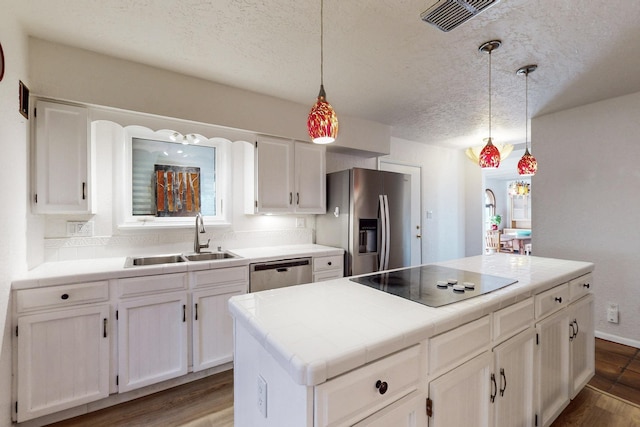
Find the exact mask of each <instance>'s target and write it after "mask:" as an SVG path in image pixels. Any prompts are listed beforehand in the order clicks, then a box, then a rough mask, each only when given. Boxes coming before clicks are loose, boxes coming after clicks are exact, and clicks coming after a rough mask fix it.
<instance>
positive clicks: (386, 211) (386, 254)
mask: <svg viewBox="0 0 640 427" xmlns="http://www.w3.org/2000/svg"><path fill="white" fill-rule="evenodd" d="M384 215H385V218H386V222H387V226H386V227H385V228H386V231H387V239H386V240H387V241H386V247H385V250H384V269H385V270H388V269H389V252H390V250H389V249H390V246H391V221H390V220H389V199H388V198H387V195H386V194H385V195H384Z"/></svg>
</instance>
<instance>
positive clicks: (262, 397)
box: [258, 375, 267, 418]
mask: <svg viewBox="0 0 640 427" xmlns="http://www.w3.org/2000/svg"><path fill="white" fill-rule="evenodd" d="M258 410H259V411H260V413H261V414H262V416H263V417H265V418H267V381H266V380H265V379H264V378H262V376H261V375H258Z"/></svg>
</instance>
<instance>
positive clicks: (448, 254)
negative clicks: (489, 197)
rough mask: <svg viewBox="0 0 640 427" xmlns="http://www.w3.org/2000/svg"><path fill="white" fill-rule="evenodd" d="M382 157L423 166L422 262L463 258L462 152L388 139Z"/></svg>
mask: <svg viewBox="0 0 640 427" xmlns="http://www.w3.org/2000/svg"><path fill="white" fill-rule="evenodd" d="M384 158H385V159H390V160H396V161H401V162H405V163H409V164H412V165H416V166H421V167H422V261H423V262H424V263H430V262H436V261H444V260H448V259H454V258H460V257H463V256H465V237H466V225H465V221H466V220H465V216H466V209H467V206H466V200H465V185H466V184H465V165H464V162H465V157H464V152H463V151H462V150H455V149H451V148H444V147H436V146H432V145H426V144H421V143H418V142H413V141H407V140H404V139H399V138H391V153H390V154H389V155H388V156H385V157H384ZM427 212H430V218H427ZM478 253H479V252H478Z"/></svg>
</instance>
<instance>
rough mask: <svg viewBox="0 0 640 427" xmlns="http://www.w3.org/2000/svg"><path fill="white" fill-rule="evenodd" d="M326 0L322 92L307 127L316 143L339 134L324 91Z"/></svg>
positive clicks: (321, 48)
mask: <svg viewBox="0 0 640 427" xmlns="http://www.w3.org/2000/svg"><path fill="white" fill-rule="evenodd" d="M323 20H324V0H320V93H319V94H318V100H317V101H316V103H315V104H314V105H313V107H311V111H310V112H309V117H308V118H307V129H308V131H309V136H310V137H311V140H312V141H313V142H314V143H316V144H330V143H332V142H333V141H335V140H336V137H337V136H338V116H337V115H336V112H335V111H334V110H333V107H332V106H331V104H329V103H328V102H327V100H326V97H327V94H326V93H325V92H324V68H323V67H324V23H323Z"/></svg>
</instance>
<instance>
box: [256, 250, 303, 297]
mask: <svg viewBox="0 0 640 427" xmlns="http://www.w3.org/2000/svg"><path fill="white" fill-rule="evenodd" d="M249 271H250V276H249V292H258V291H264V290H267V289H276V288H284V287H285V286H293V285H300V284H302V283H310V282H311V280H312V271H311V258H293V259H281V260H277V261H269V262H261V263H256V264H250V265H249Z"/></svg>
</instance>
